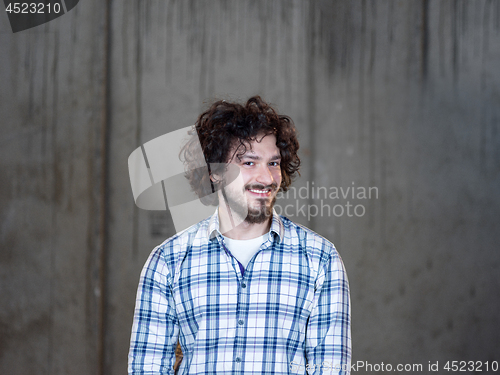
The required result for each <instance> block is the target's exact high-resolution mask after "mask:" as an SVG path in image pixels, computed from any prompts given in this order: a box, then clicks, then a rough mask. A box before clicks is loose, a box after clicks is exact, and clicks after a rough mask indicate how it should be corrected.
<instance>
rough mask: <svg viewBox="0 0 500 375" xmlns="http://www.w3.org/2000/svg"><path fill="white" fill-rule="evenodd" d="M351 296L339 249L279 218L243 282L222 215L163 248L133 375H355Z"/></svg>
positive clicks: (151, 278) (143, 287)
mask: <svg viewBox="0 0 500 375" xmlns="http://www.w3.org/2000/svg"><path fill="white" fill-rule="evenodd" d="M350 321H351V319H350V299H349V287H348V282H347V276H346V273H345V269H344V266H343V263H342V260H341V259H340V256H339V254H338V253H337V250H336V249H335V247H334V246H333V244H332V243H331V242H329V241H328V240H326V239H325V238H323V237H321V236H319V235H318V234H316V233H314V232H313V231H311V230H309V229H307V228H305V227H302V226H300V225H297V224H295V223H293V222H291V221H290V220H288V219H287V218H285V217H281V216H278V215H277V214H276V213H274V215H273V219H272V224H271V229H270V232H269V237H267V239H266V240H265V241H264V243H263V244H262V246H261V247H260V249H259V251H258V252H257V253H256V254H255V255H254V257H253V258H252V259H251V260H250V262H249V263H248V265H247V268H246V269H245V272H244V273H243V275H242V273H241V269H240V267H239V264H238V261H237V260H236V259H235V258H234V257H232V256H231V254H230V253H229V251H228V250H227V248H226V247H225V245H224V242H223V237H222V235H221V233H220V232H219V221H218V214H217V212H216V213H215V214H214V215H213V216H212V217H211V218H208V219H206V220H204V221H202V222H200V223H198V224H196V225H194V226H192V227H190V228H189V229H186V230H185V231H183V232H180V233H178V234H176V235H175V236H173V237H171V238H169V239H168V240H166V241H165V242H163V243H162V244H161V245H160V246H158V247H156V248H155V249H154V250H153V252H152V253H151V255H150V256H149V259H148V260H147V262H146V264H145V266H144V269H143V271H142V274H141V278H140V283H139V289H138V292H137V301H136V308H135V316H134V324H133V327H132V338H131V344H130V352H129V368H128V371H129V373H130V374H173V373H174V372H173V365H174V362H175V348H176V344H177V340H179V342H180V345H181V348H182V352H183V354H184V358H183V360H182V364H181V367H180V369H179V374H217V375H219V374H259V375H262V374H306V373H307V374H323V373H324V374H349V373H350V363H351V327H350Z"/></svg>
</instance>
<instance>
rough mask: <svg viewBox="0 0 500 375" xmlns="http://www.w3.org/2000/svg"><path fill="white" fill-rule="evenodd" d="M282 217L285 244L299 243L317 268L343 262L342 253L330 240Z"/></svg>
mask: <svg viewBox="0 0 500 375" xmlns="http://www.w3.org/2000/svg"><path fill="white" fill-rule="evenodd" d="M280 219H281V222H282V223H283V228H284V236H283V237H284V242H285V244H287V243H288V244H290V245H291V246H297V245H298V246H299V247H300V248H301V250H302V251H303V252H305V254H306V255H307V257H308V258H309V259H310V260H311V262H312V263H313V264H314V265H315V268H316V269H318V268H319V267H321V266H326V265H327V264H329V263H331V262H339V263H340V264H342V260H341V258H340V255H339V253H338V251H337V249H336V248H335V245H334V244H333V243H332V242H331V241H330V240H328V239H326V238H325V237H323V236H321V235H320V234H318V233H316V232H315V231H313V230H312V229H310V228H307V227H305V226H303V225H301V224H297V223H294V222H293V221H291V220H290V219H288V218H286V217H284V216H280Z"/></svg>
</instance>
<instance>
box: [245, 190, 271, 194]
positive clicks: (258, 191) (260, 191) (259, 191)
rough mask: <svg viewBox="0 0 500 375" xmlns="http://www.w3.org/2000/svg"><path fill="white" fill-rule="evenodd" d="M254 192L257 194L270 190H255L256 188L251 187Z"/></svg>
mask: <svg viewBox="0 0 500 375" xmlns="http://www.w3.org/2000/svg"><path fill="white" fill-rule="evenodd" d="M249 190H250V191H251V192H252V193H257V194H266V193H268V192H269V190H255V189H249Z"/></svg>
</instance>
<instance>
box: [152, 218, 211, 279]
mask: <svg viewBox="0 0 500 375" xmlns="http://www.w3.org/2000/svg"><path fill="white" fill-rule="evenodd" d="M209 220H210V218H207V219H205V220H203V221H200V222H199V223H197V224H194V225H192V226H191V227H189V228H187V229H185V230H183V231H181V232H179V233H176V234H175V235H173V236H172V237H170V238H167V239H166V240H165V241H163V242H162V243H161V244H160V245H158V246H156V247H155V248H154V249H153V251H152V252H151V254H150V255H149V258H148V260H147V261H146V265H145V266H144V269H143V273H146V272H154V273H156V274H160V275H163V276H164V277H165V278H166V279H167V281H169V282H173V277H174V276H173V275H175V272H176V270H177V269H178V268H179V267H180V265H181V263H182V261H183V260H184V258H185V256H186V254H187V253H188V251H189V250H190V249H191V248H192V247H193V246H196V247H202V246H207V245H208V235H207V231H208V225H209Z"/></svg>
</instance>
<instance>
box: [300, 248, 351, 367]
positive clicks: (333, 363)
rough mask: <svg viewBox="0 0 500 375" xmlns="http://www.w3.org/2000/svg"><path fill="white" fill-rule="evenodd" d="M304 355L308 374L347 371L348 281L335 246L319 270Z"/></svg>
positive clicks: (349, 341) (349, 324)
mask: <svg viewBox="0 0 500 375" xmlns="http://www.w3.org/2000/svg"><path fill="white" fill-rule="evenodd" d="M306 357H307V363H308V365H309V368H310V370H309V372H308V374H315V375H318V374H323V373H325V374H339V375H340V374H342V375H348V374H350V370H351V369H350V366H351V307H350V296H349V284H348V281H347V275H346V272H345V269H344V265H343V263H342V260H341V259H340V256H339V255H338V253H337V252H336V250H333V253H332V254H331V256H330V257H329V258H328V260H327V261H326V262H324V263H322V266H321V268H320V271H319V274H318V280H317V283H316V292H315V296H314V305H313V311H312V313H311V316H310V318H309V322H308V325H307V332H306ZM314 369H315V371H314Z"/></svg>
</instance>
